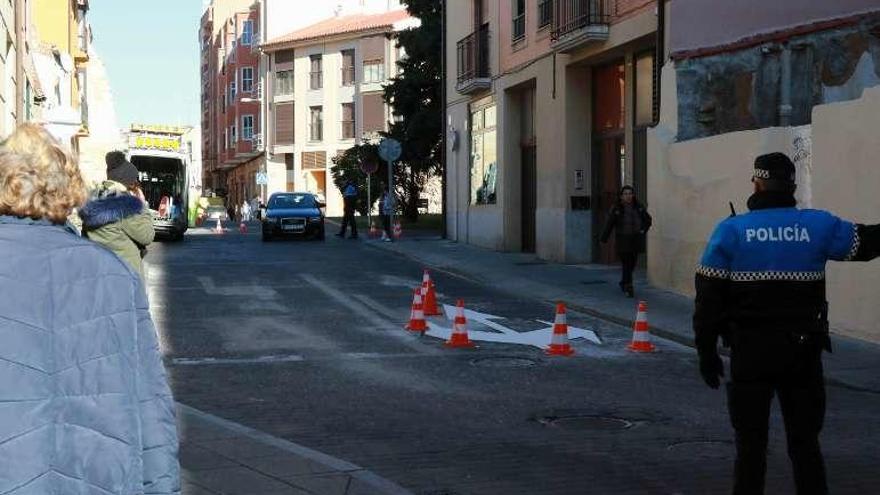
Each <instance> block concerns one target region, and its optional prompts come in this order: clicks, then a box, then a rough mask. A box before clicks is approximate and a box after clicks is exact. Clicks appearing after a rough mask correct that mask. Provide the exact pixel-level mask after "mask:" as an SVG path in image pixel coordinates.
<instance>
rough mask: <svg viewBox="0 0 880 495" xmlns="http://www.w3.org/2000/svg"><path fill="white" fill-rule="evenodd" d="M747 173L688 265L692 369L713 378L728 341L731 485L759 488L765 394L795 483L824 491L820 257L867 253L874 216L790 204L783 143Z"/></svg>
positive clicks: (878, 228)
mask: <svg viewBox="0 0 880 495" xmlns="http://www.w3.org/2000/svg"><path fill="white" fill-rule="evenodd" d="M752 182H753V183H754V194H753V195H752V196H751V197H750V198H749V200H748V207H749V210H750V211H749V212H748V213H746V214H743V215H738V216H731V217H729V218H728V219H726V220H724V221H722V222H721V223H719V224H718V226H717V227H716V228H715V231H714V233H713V234H712V237H711V238H710V239H709V243H708V245H707V246H706V250H705V252H704V254H703V257H702V260H701V262H700V264H699V266H698V268H697V273H696V280H695V283H696V291H697V292H696V307H695V312H694V318H693V325H694V334H695V339H696V346H697V351H698V353H699V356H700V374H701V375H702V377H703V380H704V381H705V382H706V384H707V385H708V386H709V387H711V388H713V389H717V388H718V387H719V386H720V384H721V377H723V376H724V365H723V363H722V361H721V358H720V357H719V355H718V349H717V342H718V337H719V336H720V337H721V338H722V341H723V343H724V344H725V345H726V346H729V347H730V381H729V382H728V383H727V385H726V386H727V404H728V408H729V410H730V418H731V422H732V424H733V428H734V431H735V436H736V462H735V464H734V488H733V493H734V494H735V495H741V494H749V495H753V494H762V493H764V477H765V473H766V470H767V461H766V457H767V430H768V421H769V416H770V406H771V402H772V399H773V396H774V395H776V397H778V399H779V405H780V408H781V409H782V416H783V419H784V422H785V430H786V437H787V441H788V454H789V458H790V459H791V463H792V466H793V468H794V479H795V485H796V489H797V493H798V494H799V495H804V494H826V493H828V485H827V481H826V476H825V463H824V460H823V458H822V452H821V449H820V446H819V432H820V430H821V429H822V424H823V421H824V417H825V382H824V377H823V371H822V351H823V350H828V351H830V350H831V340H830V338H829V335H828V305H827V303H826V299H825V265H826V262H827V261H828V260H834V261H869V260H871V259H874V258H876V257H877V256H878V255H880V225H860V224H854V223H851V222H848V221H846V220H842V219H840V218H838V217H836V216H834V215H832V214H831V213H829V212H827V211H822V210H810V209H799V208H797V201H796V200H795V197H794V192H795V188H796V185H795V167H794V164H793V163H792V161H791V160H790V159H789V158H788V156H786V155H784V154H782V153H771V154H768V155H761V156H759V157H758V158H757V159H756V160H755V168H754V174H753V178H752Z"/></svg>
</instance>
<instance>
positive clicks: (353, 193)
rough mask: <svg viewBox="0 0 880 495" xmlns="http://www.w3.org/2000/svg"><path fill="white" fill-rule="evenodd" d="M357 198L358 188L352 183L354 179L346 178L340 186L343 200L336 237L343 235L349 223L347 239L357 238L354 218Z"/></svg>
mask: <svg viewBox="0 0 880 495" xmlns="http://www.w3.org/2000/svg"><path fill="white" fill-rule="evenodd" d="M357 200H358V188H357V185H356V184H355V183H354V180H352V179H348V180H347V181H346V182H345V185H344V186H343V187H342V201H343V217H342V228H341V229H340V230H339V233H338V234H336V237H345V229H346V227H348V226H349V225H350V226H351V237H349V239H357V237H358V229H357V222H355V219H354V211H355V209H356V208H357Z"/></svg>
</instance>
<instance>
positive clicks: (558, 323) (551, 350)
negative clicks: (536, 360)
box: [544, 303, 574, 356]
mask: <svg viewBox="0 0 880 495" xmlns="http://www.w3.org/2000/svg"><path fill="white" fill-rule="evenodd" d="M544 352H545V353H546V354H548V355H550V356H571V355H572V354H574V349H572V348H571V344H569V343H568V323H567V322H566V320H565V303H557V304H556V320H555V321H554V323H553V338H552V339H551V340H550V347H548V348H547V349H546V350H545V351H544Z"/></svg>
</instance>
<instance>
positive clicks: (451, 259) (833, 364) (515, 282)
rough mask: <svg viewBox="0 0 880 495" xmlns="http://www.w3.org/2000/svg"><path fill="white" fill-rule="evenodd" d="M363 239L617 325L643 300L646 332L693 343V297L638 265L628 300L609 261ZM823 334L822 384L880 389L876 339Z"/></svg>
mask: <svg viewBox="0 0 880 495" xmlns="http://www.w3.org/2000/svg"><path fill="white" fill-rule="evenodd" d="M405 234H406V233H405ZM369 245H370V246H374V247H376V248H379V249H387V250H390V251H394V252H397V253H400V254H402V255H404V256H406V257H408V258H410V259H413V260H415V261H418V262H420V263H423V264H425V265H427V266H430V267H433V268H434V269H438V270H441V271H445V272H448V273H452V274H455V275H458V276H461V277H464V278H467V279H470V280H473V281H475V282H479V283H481V284H486V285H491V286H493V287H496V288H498V289H500V290H502V291H507V292H508V293H510V294H512V295H516V296H520V297H531V298H539V299H544V300H546V301H547V302H548V303H554V302H556V301H565V302H566V304H567V305H568V307H569V308H571V309H572V310H575V311H579V312H582V313H585V314H588V315H592V316H596V317H600V318H602V319H605V320H610V321H613V322H615V323H619V324H621V325H625V326H629V325H631V324H632V321H633V319H634V317H635V313H636V302H635V301H639V300H644V301H647V302H648V311H649V321H650V325H651V332H652V333H654V334H655V335H657V336H660V337H663V338H666V339H669V340H673V341H676V342H679V343H681V344H684V345H688V346H691V347H693V332H692V327H691V317H692V315H693V305H694V303H693V299H692V298H690V297H687V296H682V295H680V294H676V293H673V292H669V291H665V290H662V289H658V288H655V287H652V286H650V284H648V283H647V280H646V279H645V276H644V273H642V272H637V273H636V280H635V282H636V283H635V286H636V299H635V301H634V300H633V299H629V298H627V297H625V296H624V294H623V293H622V292H621V291H620V289H619V287H618V285H617V284H618V281H619V280H620V268H619V267H617V266H607V265H563V264H557V263H550V262H547V261H543V260H540V259H538V258H537V257H536V256H535V255H533V254H525V253H502V252H496V251H491V250H488V249H483V248H479V247H475V246H471V245H467V244H462V243H457V242H452V241H447V240H442V239H441V238H440V237H439V236H437V235H431V236H428V235H424V234H421V235H419V234H414V235H410V236H405V237H404V238H403V239H402V240H400V241H399V242H394V243H382V242H369ZM831 340H832V347H833V349H834V351H833V353H831V354H828V353H826V355H825V358H824V361H825V370H826V380H827V382H828V384H829V385H836V386H840V387H845V388H848V389H852V390H857V391H864V392H870V393H878V394H880V345H878V344H874V343H871V342H867V341H863V340H859V339H854V338H848V337H844V336H841V335H835V334H832V337H831ZM694 373H696V370H695V371H694Z"/></svg>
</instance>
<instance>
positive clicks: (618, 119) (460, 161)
mask: <svg viewBox="0 0 880 495" xmlns="http://www.w3.org/2000/svg"><path fill="white" fill-rule="evenodd" d="M657 4H658V2H657V1H655V0H511V1H502V2H495V1H490V0H468V1H461V2H448V3H447V15H446V39H447V40H448V42H447V46H446V53H445V57H446V66H447V67H449V68H450V69H449V70H448V71H447V79H446V88H447V90H446V91H447V92H446V98H447V108H446V113H447V132H448V136H449V137H450V139H449V140H448V141H449V143H451V146H450V149H449V150H448V153H447V158H446V160H447V163H446V170H447V173H446V182H447V198H446V199H447V201H446V203H447V205H448V209H447V225H446V229H447V235H448V237H449V238H451V239H454V240H458V241H460V242H467V243H471V244H476V245H480V246H484V247H487V248H490V249H496V250H503V251H522V252H534V253H537V255H538V256H539V257H541V258H544V259H548V260H553V261H561V262H602V263H611V262H613V260H614V247H613V245H608V244H600V243H599V242H598V234H599V231H600V228H601V225H602V224H603V222H604V219H605V217H606V216H607V213H608V211H609V209H610V208H611V206H612V204H613V202H614V201H615V199H616V197H617V193H618V191H619V189H620V187H621V186H622V185H624V184H632V185H635V186H636V189H637V191H638V194H639V195H640V196H641V197H643V198H644V196H645V193H646V189H647V187H646V184H647V181H646V163H647V157H646V145H645V143H646V132H647V127H648V126H649V125H650V124H652V123H653V120H654V117H655V115H654V114H655V97H654V93H655V91H656V85H655V77H654V72H655V64H654V59H655V51H656V47H657V31H658V30H657V28H658V21H659V16H658V11H657Z"/></svg>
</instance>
